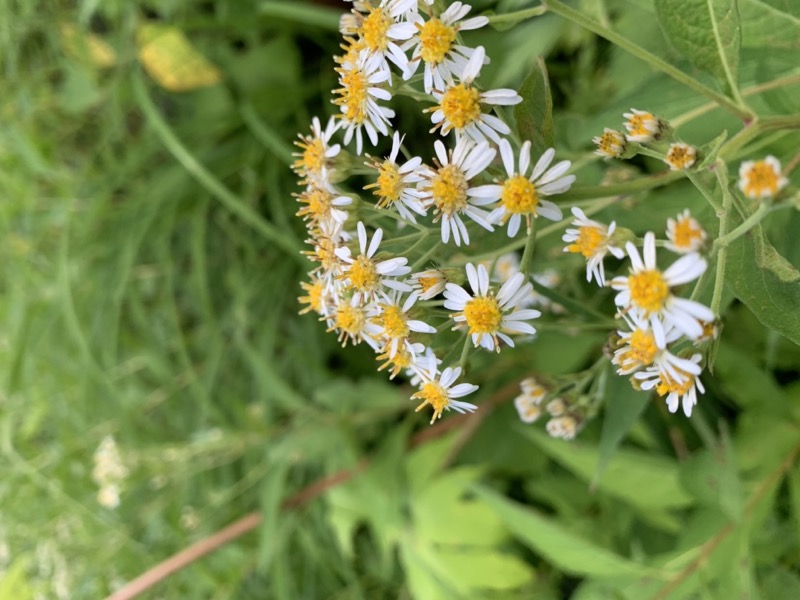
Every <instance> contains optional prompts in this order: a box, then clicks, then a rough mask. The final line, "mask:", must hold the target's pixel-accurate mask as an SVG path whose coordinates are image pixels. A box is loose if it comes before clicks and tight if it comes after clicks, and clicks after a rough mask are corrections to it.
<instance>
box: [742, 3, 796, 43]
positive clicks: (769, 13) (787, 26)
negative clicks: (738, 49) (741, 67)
mask: <svg viewBox="0 0 800 600" xmlns="http://www.w3.org/2000/svg"><path fill="white" fill-rule="evenodd" d="M798 6H800V4H798V3H797V1H796V0H770V1H766V0H739V14H740V15H741V19H742V46H744V47H745V48H772V49H782V50H800V12H798Z"/></svg>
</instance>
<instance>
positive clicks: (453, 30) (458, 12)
mask: <svg viewBox="0 0 800 600" xmlns="http://www.w3.org/2000/svg"><path fill="white" fill-rule="evenodd" d="M429 4H430V3H429ZM470 10H472V7H471V6H469V5H468V4H463V3H461V2H453V3H452V4H451V5H450V6H448V7H447V10H445V11H444V12H443V13H442V14H441V16H439V17H434V16H431V18H430V19H428V20H427V21H425V20H424V19H423V18H422V17H420V16H418V17H417V18H416V19H415V20H414V26H415V28H416V29H417V30H418V31H419V34H418V35H416V36H414V37H413V38H412V40H411V41H410V43H409V44H408V46H409V47H411V48H412V51H411V60H410V61H409V63H408V69H407V70H406V72H405V73H404V75H403V79H409V78H410V77H411V76H412V75H413V74H414V73H416V71H417V68H418V67H419V65H420V63H425V70H424V75H423V78H422V81H423V86H424V88H425V93H426V94H430V93H431V92H432V91H433V90H434V89H437V90H443V89H445V87H446V86H447V82H450V81H453V80H454V79H461V78H462V76H463V73H464V69H465V68H466V66H467V63H468V62H469V59H470V58H471V57H472V54H473V53H474V52H475V50H474V49H473V48H468V47H467V46H462V45H459V44H457V43H456V40H457V38H458V33H459V32H460V31H467V30H470V29H479V28H481V27H483V26H485V25H486V24H487V23H488V22H489V19H488V18H487V17H482V16H481V17H472V18H471V19H466V20H462V19H464V17H466V16H467V13H469V11H470ZM484 60H485V62H488V59H484Z"/></svg>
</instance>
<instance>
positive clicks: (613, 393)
mask: <svg viewBox="0 0 800 600" xmlns="http://www.w3.org/2000/svg"><path fill="white" fill-rule="evenodd" d="M607 376H608V380H607V381H608V383H607V384H606V389H605V394H604V397H603V407H604V415H603V430H602V432H601V433H600V444H599V450H600V455H599V457H598V459H597V466H596V467H595V471H594V475H592V487H595V486H597V484H598V482H599V481H600V478H601V477H602V476H603V473H604V472H605V470H606V468H607V467H608V464H609V461H610V460H611V458H612V457H613V456H614V454H615V453H616V452H617V448H618V447H619V445H620V442H622V439H623V438H624V437H625V435H626V434H627V433H628V431H630V429H631V427H633V424H634V423H636V420H637V419H638V418H639V415H641V414H642V413H643V412H644V410H645V408H647V405H648V401H647V400H648V397H647V394H643V393H641V392H639V391H636V390H635V389H633V387H631V384H630V382H629V381H628V378H627V377H620V376H619V375H617V374H616V372H615V371H614V369H613V367H609V369H608V371H607Z"/></svg>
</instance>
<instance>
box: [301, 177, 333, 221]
mask: <svg viewBox="0 0 800 600" xmlns="http://www.w3.org/2000/svg"><path fill="white" fill-rule="evenodd" d="M297 201H298V202H300V203H301V204H305V206H303V207H302V208H301V209H300V210H298V211H297V216H298V217H302V218H303V220H304V221H305V220H308V219H311V221H312V222H315V223H319V222H320V221H324V220H325V219H326V218H327V217H328V216H330V214H331V207H332V206H333V204H332V202H333V195H332V194H331V193H330V192H328V191H327V190H325V189H323V188H320V187H317V186H313V187H311V188H310V189H309V190H307V191H305V192H303V193H302V194H300V195H299V196H298V197H297Z"/></svg>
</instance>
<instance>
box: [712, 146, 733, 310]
mask: <svg viewBox="0 0 800 600" xmlns="http://www.w3.org/2000/svg"><path fill="white" fill-rule="evenodd" d="M714 173H715V174H716V176H717V181H718V182H719V187H720V189H721V190H722V212H721V214H720V215H719V235H718V236H717V241H719V240H721V239H723V238H724V237H725V234H726V233H727V232H728V221H729V219H730V212H731V206H732V205H733V198H732V197H731V191H730V188H729V187H728V166H727V165H726V164H725V162H724V161H723V160H721V159H717V162H716V169H714ZM714 245H715V246H716V242H715V243H714ZM727 260H728V246H727V245H725V246H722V248H721V249H720V251H719V253H718V254H717V274H716V277H715V279H714V293H713V295H712V296H711V312H713V313H714V314H715V315H716V316H717V317H719V316H720V314H719V307H720V304H721V303H722V288H723V287H724V286H725V262H726V261H727Z"/></svg>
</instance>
